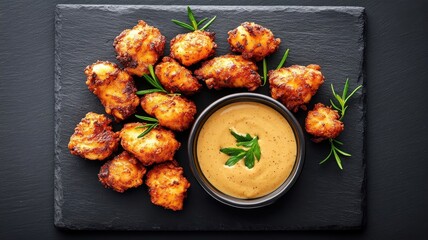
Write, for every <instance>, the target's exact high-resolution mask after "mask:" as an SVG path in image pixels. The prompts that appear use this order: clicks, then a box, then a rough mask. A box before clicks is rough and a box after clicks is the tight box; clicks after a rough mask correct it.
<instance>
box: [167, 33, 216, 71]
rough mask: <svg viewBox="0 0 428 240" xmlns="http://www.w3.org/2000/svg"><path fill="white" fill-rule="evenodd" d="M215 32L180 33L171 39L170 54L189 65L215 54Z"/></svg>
mask: <svg viewBox="0 0 428 240" xmlns="http://www.w3.org/2000/svg"><path fill="white" fill-rule="evenodd" d="M214 40H215V33H213V32H206V31H200V30H197V31H194V32H189V33H185V34H179V35H177V36H176V37H175V38H173V39H172V40H171V44H170V45H171V51H170V52H171V53H170V56H171V57H173V58H174V59H175V60H177V61H178V62H180V63H181V64H182V65H184V66H186V67H188V66H190V65H193V64H195V63H197V62H199V61H201V60H204V59H207V58H209V57H211V56H213V55H214V54H215V50H216V48H217V44H216V43H215V42H214Z"/></svg>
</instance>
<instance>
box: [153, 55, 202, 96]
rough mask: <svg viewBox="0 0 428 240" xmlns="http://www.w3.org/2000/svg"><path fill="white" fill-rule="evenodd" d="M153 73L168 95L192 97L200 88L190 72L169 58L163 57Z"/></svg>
mask: <svg viewBox="0 0 428 240" xmlns="http://www.w3.org/2000/svg"><path fill="white" fill-rule="evenodd" d="M155 72H156V76H157V77H158V79H159V81H160V83H161V84H162V86H163V87H164V88H165V90H167V91H168V92H170V93H176V92H179V93H182V94H186V95H192V94H194V93H196V92H198V91H199V89H200V88H201V87H202V85H201V84H200V83H199V81H198V79H196V78H195V77H194V76H193V75H192V72H191V71H190V70H188V69H187V68H185V67H183V66H181V65H180V64H179V63H178V62H177V61H175V60H174V59H173V58H170V57H164V58H163V59H162V63H160V64H158V65H156V69H155Z"/></svg>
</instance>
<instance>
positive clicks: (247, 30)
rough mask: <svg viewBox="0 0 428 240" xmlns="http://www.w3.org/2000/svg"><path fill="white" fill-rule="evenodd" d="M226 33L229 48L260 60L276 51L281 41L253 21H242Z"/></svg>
mask: <svg viewBox="0 0 428 240" xmlns="http://www.w3.org/2000/svg"><path fill="white" fill-rule="evenodd" d="M228 34H229V38H228V39H227V41H228V42H229V44H230V48H231V50H232V51H233V52H240V53H242V56H243V57H244V58H245V59H252V60H254V61H261V60H263V58H265V57H266V56H269V55H270V54H272V53H274V52H276V50H278V48H279V44H280V43H281V39H279V38H275V37H274V35H273V33H272V32H271V30H269V29H267V28H264V27H263V26H260V25H258V24H256V23H253V22H244V23H242V24H241V26H239V27H237V28H235V29H233V30H231V31H229V32H228Z"/></svg>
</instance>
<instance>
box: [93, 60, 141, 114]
mask: <svg viewBox="0 0 428 240" xmlns="http://www.w3.org/2000/svg"><path fill="white" fill-rule="evenodd" d="M85 74H86V76H87V80H86V85H87V86H88V88H89V90H90V91H91V92H93V93H94V94H95V95H97V97H98V98H99V99H100V101H101V103H102V104H103V105H104V108H105V111H106V113H108V114H111V115H113V116H114V118H115V120H116V121H117V122H119V121H121V120H124V119H126V118H128V117H129V116H131V115H132V114H134V113H135V111H136V109H137V106H138V103H139V98H138V96H137V95H136V92H137V89H136V88H135V83H134V80H133V79H132V77H131V76H130V75H129V74H128V73H127V72H125V71H122V70H121V69H120V68H119V67H118V66H117V65H116V64H114V63H111V62H108V61H97V62H96V63H94V64H92V65H90V66H87V67H86V68H85Z"/></svg>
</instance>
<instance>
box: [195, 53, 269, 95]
mask: <svg viewBox="0 0 428 240" xmlns="http://www.w3.org/2000/svg"><path fill="white" fill-rule="evenodd" d="M195 76H196V77H197V78H198V79H201V80H202V79H204V80H205V83H206V84H207V87H208V88H209V89H211V88H214V89H216V90H219V89H222V88H247V89H248V90H249V91H254V90H256V89H257V88H258V87H259V86H260V85H261V80H260V75H259V74H258V73H257V65H256V64H255V63H254V62H252V61H249V60H246V59H244V58H243V57H242V56H239V55H231V54H227V55H224V56H220V57H215V58H213V59H211V60H209V61H206V62H204V63H202V67H201V68H199V69H197V70H196V71H195Z"/></svg>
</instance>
